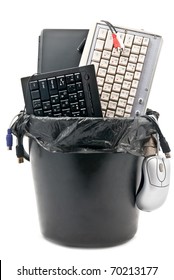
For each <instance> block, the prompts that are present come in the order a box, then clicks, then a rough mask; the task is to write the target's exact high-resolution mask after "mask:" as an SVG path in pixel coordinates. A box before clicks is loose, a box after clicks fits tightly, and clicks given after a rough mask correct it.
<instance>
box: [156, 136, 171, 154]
mask: <svg viewBox="0 0 174 280" xmlns="http://www.w3.org/2000/svg"><path fill="white" fill-rule="evenodd" d="M159 140H160V146H161V149H162V151H163V153H164V154H165V156H166V158H170V157H171V155H170V152H171V150H170V147H169V144H168V142H167V141H166V139H165V137H164V136H163V135H161V134H159Z"/></svg>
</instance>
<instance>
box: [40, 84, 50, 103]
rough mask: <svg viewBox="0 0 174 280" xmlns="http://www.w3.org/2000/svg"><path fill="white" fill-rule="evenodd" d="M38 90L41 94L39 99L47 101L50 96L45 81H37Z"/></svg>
mask: <svg viewBox="0 0 174 280" xmlns="http://www.w3.org/2000/svg"><path fill="white" fill-rule="evenodd" d="M39 89H40V93H41V99H42V100H48V99H49V97H50V95H49V92H48V86H47V80H46V79H43V80H39Z"/></svg>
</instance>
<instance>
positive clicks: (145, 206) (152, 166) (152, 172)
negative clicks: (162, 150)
mask: <svg viewBox="0 0 174 280" xmlns="http://www.w3.org/2000/svg"><path fill="white" fill-rule="evenodd" d="M143 178H144V181H143V185H142V187H141V188H140V189H139V190H138V193H137V197H136V205H137V207H138V208H139V209H141V210H144V211H152V210H155V209H157V208H159V207H160V206H161V205H162V204H163V203H164V201H165V200H166V197H167V194H168V190H169V183H170V159H169V158H166V157H165V156H164V157H163V156H159V155H157V156H152V157H149V158H146V159H145V160H144V161H143Z"/></svg>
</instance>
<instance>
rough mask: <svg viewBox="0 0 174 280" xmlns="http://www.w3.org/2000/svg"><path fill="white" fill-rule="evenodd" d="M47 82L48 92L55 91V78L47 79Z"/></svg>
mask: <svg viewBox="0 0 174 280" xmlns="http://www.w3.org/2000/svg"><path fill="white" fill-rule="evenodd" d="M47 81H48V88H49V90H50V91H51V90H55V89H57V83H56V78H50V79H47Z"/></svg>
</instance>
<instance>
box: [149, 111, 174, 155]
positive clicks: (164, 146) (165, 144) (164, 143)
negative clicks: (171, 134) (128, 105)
mask: <svg viewBox="0 0 174 280" xmlns="http://www.w3.org/2000/svg"><path fill="white" fill-rule="evenodd" d="M144 117H145V118H146V119H147V120H149V121H150V122H152V123H153V125H154V126H155V129H156V131H157V133H158V135H159V141H160V146H161V149H162V151H163V153H164V154H165V155H166V157H167V158H169V157H170V152H171V150H170V147H169V144H168V142H167V141H166V139H165V137H164V135H163V134H162V132H161V129H160V128H159V125H158V123H157V122H156V121H155V119H154V118H153V117H150V116H148V115H145V116H144Z"/></svg>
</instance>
